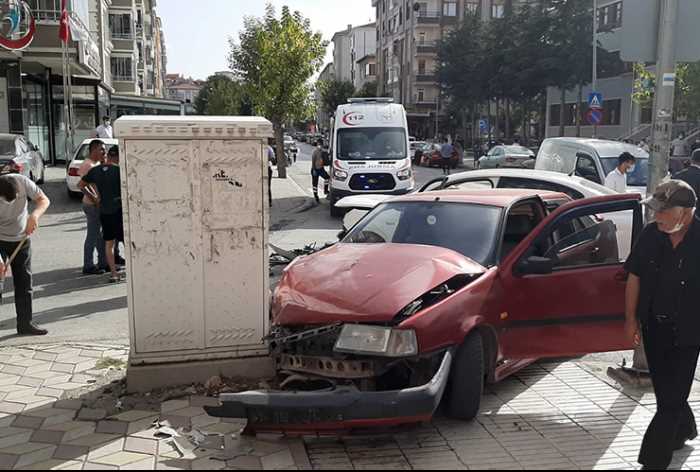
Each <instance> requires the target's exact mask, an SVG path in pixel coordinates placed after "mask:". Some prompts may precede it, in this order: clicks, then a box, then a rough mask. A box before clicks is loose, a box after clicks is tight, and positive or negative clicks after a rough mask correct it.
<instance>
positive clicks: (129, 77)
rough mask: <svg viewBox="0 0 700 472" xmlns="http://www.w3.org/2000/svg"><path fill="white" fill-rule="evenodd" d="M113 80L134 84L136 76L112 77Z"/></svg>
mask: <svg viewBox="0 0 700 472" xmlns="http://www.w3.org/2000/svg"><path fill="white" fill-rule="evenodd" d="M112 80H114V81H115V82H133V81H134V80H136V79H134V76H133V75H132V76H127V75H112Z"/></svg>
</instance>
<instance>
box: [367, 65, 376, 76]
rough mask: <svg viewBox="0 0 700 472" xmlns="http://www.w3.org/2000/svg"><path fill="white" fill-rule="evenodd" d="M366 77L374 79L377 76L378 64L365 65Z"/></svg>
mask: <svg viewBox="0 0 700 472" xmlns="http://www.w3.org/2000/svg"><path fill="white" fill-rule="evenodd" d="M365 75H366V76H367V77H374V76H375V75H377V64H367V65H365Z"/></svg>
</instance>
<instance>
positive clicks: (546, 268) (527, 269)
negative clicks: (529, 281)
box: [517, 256, 555, 275]
mask: <svg viewBox="0 0 700 472" xmlns="http://www.w3.org/2000/svg"><path fill="white" fill-rule="evenodd" d="M554 262H555V261H554V260H553V259H550V258H548V257H539V256H530V257H528V258H527V259H523V260H521V261H520V262H519V263H518V265H517V273H518V275H547V274H551V273H552V272H554Z"/></svg>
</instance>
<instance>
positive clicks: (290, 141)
mask: <svg viewBox="0 0 700 472" xmlns="http://www.w3.org/2000/svg"><path fill="white" fill-rule="evenodd" d="M284 152H285V153H287V154H289V155H290V156H291V157H293V158H294V161H296V160H297V153H298V152H299V149H297V143H296V141H294V138H292V137H291V136H289V135H288V134H285V135H284Z"/></svg>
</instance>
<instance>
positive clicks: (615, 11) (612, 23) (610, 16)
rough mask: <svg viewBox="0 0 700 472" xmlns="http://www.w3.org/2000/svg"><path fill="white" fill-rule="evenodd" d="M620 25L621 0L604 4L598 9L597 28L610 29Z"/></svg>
mask: <svg viewBox="0 0 700 472" xmlns="http://www.w3.org/2000/svg"><path fill="white" fill-rule="evenodd" d="M621 27H622V2H617V3H613V4H611V5H606V6H604V7H601V8H599V9H598V28H599V29H601V30H611V29H616V28H621Z"/></svg>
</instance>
